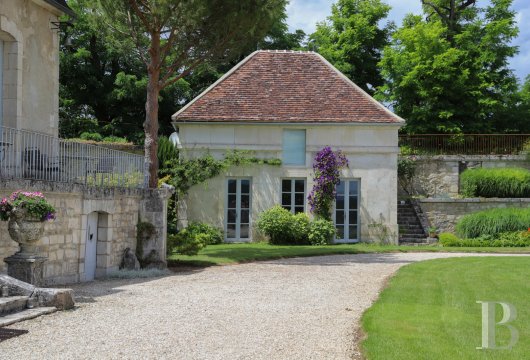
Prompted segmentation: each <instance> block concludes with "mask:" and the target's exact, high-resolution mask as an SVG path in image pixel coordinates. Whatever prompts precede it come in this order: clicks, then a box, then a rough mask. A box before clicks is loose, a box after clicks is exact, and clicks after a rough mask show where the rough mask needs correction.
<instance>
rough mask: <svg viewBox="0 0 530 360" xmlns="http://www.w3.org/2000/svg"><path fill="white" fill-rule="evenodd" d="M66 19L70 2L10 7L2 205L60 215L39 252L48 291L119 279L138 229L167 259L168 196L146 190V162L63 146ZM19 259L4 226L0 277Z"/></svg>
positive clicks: (4, 24)
mask: <svg viewBox="0 0 530 360" xmlns="http://www.w3.org/2000/svg"><path fill="white" fill-rule="evenodd" d="M62 15H70V16H72V15H73V12H72V10H71V9H70V8H69V7H68V6H67V4H66V2H65V1H64V0H1V1H0V196H1V197H4V196H8V195H9V194H10V193H11V192H13V191H15V190H26V191H41V192H43V193H44V195H45V196H46V197H47V199H49V201H50V202H51V203H52V205H54V206H55V208H56V209H57V220H55V221H54V222H50V223H47V224H46V227H45V233H44V236H43V237H42V239H41V241H40V243H39V247H38V253H39V254H40V255H42V256H44V257H47V261H45V262H44V265H43V269H42V270H43V275H44V280H45V282H46V283H67V282H76V281H87V280H92V279H94V278H95V277H98V276H104V275H105V274H107V273H108V272H109V271H112V270H115V269H118V267H119V265H120V261H121V259H122V254H123V252H124V250H125V249H126V248H131V249H132V250H133V251H134V250H135V248H136V244H137V239H136V225H137V223H138V221H147V222H151V223H153V224H154V225H155V227H156V233H155V234H153V238H152V239H151V240H152V241H148V242H144V243H143V251H142V252H143V253H144V254H146V255H147V254H149V253H150V252H151V251H152V250H155V252H156V253H157V254H158V256H159V257H160V259H161V260H164V259H165V239H166V237H165V236H166V231H165V229H166V228H165V221H166V216H165V211H166V197H167V195H168V193H166V192H164V191H156V190H153V191H151V190H147V189H145V188H144V185H145V184H146V180H147V179H146V178H145V176H144V172H143V156H137V155H132V154H128V153H123V152H119V151H113V150H109V149H104V148H100V147H97V146H93V145H87V144H79V143H73V142H67V141H63V140H61V139H58V138H57V134H58V124H59V119H58V107H59V100H58V97H59V95H58V94H59V39H60V36H59V32H60V31H62V30H64V26H65V23H61V20H62V18H60V17H61V16H62ZM63 21H64V20H63ZM94 96H97V95H96V94H95V95H94ZM17 250H18V244H17V243H15V242H14V241H12V240H11V238H10V236H9V234H8V232H7V224H6V222H0V271H2V272H6V270H7V267H6V264H4V261H2V260H3V259H4V258H6V257H9V256H11V255H13V254H14V253H15V252H17Z"/></svg>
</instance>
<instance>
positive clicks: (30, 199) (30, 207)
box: [0, 190, 55, 255]
mask: <svg viewBox="0 0 530 360" xmlns="http://www.w3.org/2000/svg"><path fill="white" fill-rule="evenodd" d="M53 219H55V208H54V207H53V206H52V205H51V204H50V203H49V202H48V201H47V200H46V198H45V197H44V195H42V193H40V192H28V191H21V190H18V191H15V192H13V193H12V194H11V195H10V196H9V197H7V198H3V199H2V200H1V201H0V220H2V221H8V224H7V228H8V231H9V236H11V238H12V239H13V240H14V241H16V242H18V243H19V245H20V252H19V253H20V254H27V255H33V254H35V245H34V244H35V243H36V242H37V241H38V240H39V239H40V237H41V236H42V233H43V231H44V222H45V221H49V220H53Z"/></svg>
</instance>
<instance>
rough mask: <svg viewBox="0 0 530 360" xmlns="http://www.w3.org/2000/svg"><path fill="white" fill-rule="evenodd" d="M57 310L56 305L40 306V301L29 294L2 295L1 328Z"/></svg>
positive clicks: (0, 309) (0, 307) (0, 303)
mask: <svg viewBox="0 0 530 360" xmlns="http://www.w3.org/2000/svg"><path fill="white" fill-rule="evenodd" d="M55 311H57V308H56V307H49V306H45V307H38V301H35V300H34V299H31V298H30V297H29V296H7V297H0V328H2V327H4V326H7V325H11V324H14V323H16V322H19V321H23V320H28V319H33V318H36V317H37V316H41V315H45V314H51V313H53V312H55Z"/></svg>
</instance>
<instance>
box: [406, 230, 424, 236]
mask: <svg viewBox="0 0 530 360" xmlns="http://www.w3.org/2000/svg"><path fill="white" fill-rule="evenodd" d="M401 234H421V235H425V233H424V232H423V230H422V229H404V230H403V231H402V232H401Z"/></svg>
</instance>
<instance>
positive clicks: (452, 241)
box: [438, 233, 460, 246]
mask: <svg viewBox="0 0 530 360" xmlns="http://www.w3.org/2000/svg"><path fill="white" fill-rule="evenodd" d="M438 241H439V242H440V244H442V245H443V246H459V245H458V244H459V242H460V239H459V238H458V236H456V235H454V234H451V233H441V234H438Z"/></svg>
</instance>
